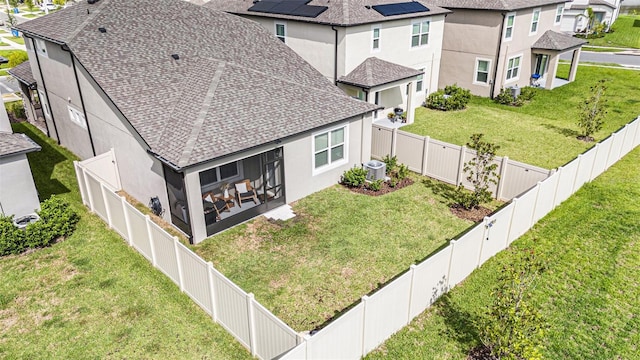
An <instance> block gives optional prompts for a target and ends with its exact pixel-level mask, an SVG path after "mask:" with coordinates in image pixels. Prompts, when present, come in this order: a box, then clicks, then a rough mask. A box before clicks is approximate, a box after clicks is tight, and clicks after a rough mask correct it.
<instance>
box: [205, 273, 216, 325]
mask: <svg viewBox="0 0 640 360" xmlns="http://www.w3.org/2000/svg"><path fill="white" fill-rule="evenodd" d="M207 265H209V266H207V280H209V290H210V291H209V296H210V297H211V318H212V319H213V321H215V322H218V310H217V309H216V306H217V303H216V292H215V281H214V279H213V277H214V274H213V263H212V262H211V261H209V262H208V263H207Z"/></svg>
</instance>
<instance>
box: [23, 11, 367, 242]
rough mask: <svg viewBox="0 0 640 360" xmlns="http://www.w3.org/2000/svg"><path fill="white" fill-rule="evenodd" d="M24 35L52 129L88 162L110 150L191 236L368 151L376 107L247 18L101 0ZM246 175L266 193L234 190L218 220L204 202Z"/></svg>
mask: <svg viewBox="0 0 640 360" xmlns="http://www.w3.org/2000/svg"><path fill="white" fill-rule="evenodd" d="M18 29H19V30H20V31H21V32H22V33H23V35H24V37H25V45H26V47H27V52H28V54H29V58H30V64H31V70H32V75H33V77H34V78H35V81H36V83H37V92H38V94H39V98H40V102H41V103H42V109H43V110H44V117H45V120H46V123H47V128H48V129H49V133H50V136H51V137H52V138H54V139H57V140H58V141H59V142H60V144H62V145H63V146H65V147H67V148H69V149H70V150H71V151H73V152H74V153H75V154H77V155H78V156H80V157H81V158H83V159H86V158H90V157H93V156H95V155H97V154H101V153H104V152H107V151H109V150H110V149H112V148H113V149H114V152H115V156H116V163H117V166H118V171H119V173H120V178H121V179H120V180H121V183H122V188H123V189H124V190H125V191H126V192H128V193H129V194H130V195H132V196H133V197H134V198H136V199H138V200H139V201H141V202H143V203H147V202H149V200H150V199H151V198H155V197H157V198H158V199H159V202H160V204H161V205H162V208H163V209H164V210H165V211H164V218H165V219H166V220H168V221H170V222H171V223H172V224H173V225H174V226H176V227H177V228H179V229H181V230H182V231H183V232H184V233H185V234H187V235H189V236H190V238H191V241H192V242H199V241H201V240H203V239H204V238H206V237H207V236H210V235H212V234H214V233H216V232H218V231H221V230H223V229H226V228H228V227H230V226H232V225H235V224H238V223H240V222H243V221H246V220H247V219H250V218H252V217H254V216H257V215H259V214H262V213H264V212H266V211H268V210H270V209H273V208H275V207H277V206H280V205H282V204H285V203H288V202H292V201H295V200H297V199H300V198H302V197H304V196H306V195H308V194H310V193H313V192H315V191H318V190H320V189H323V188H325V187H327V186H331V185H333V184H335V183H336V182H337V181H338V180H339V178H340V175H341V174H342V173H343V172H344V171H345V170H347V169H349V168H351V167H353V166H355V165H359V164H361V163H362V162H363V161H367V160H369V159H370V149H371V144H370V142H371V140H370V139H371V122H372V116H371V115H372V112H373V110H375V108H376V107H375V106H372V105H370V104H367V103H365V102H362V101H359V100H356V99H352V98H350V97H349V96H347V95H345V94H344V93H343V92H342V91H340V89H338V88H336V87H335V86H334V85H333V84H332V83H331V82H330V81H327V79H326V78H325V77H324V76H322V75H321V74H320V73H319V72H317V71H316V70H315V69H314V68H313V67H312V66H310V65H309V64H307V63H306V62H305V61H304V60H303V59H302V58H301V57H299V56H298V55H297V54H296V53H295V52H293V51H292V50H290V49H289V48H288V47H287V46H286V45H284V44H283V43H282V42H280V41H278V40H277V39H275V38H274V37H273V36H272V35H270V34H269V33H267V32H266V31H264V29H262V27H260V26H259V25H258V24H256V23H254V22H252V21H249V20H247V19H243V18H241V17H238V16H234V15H230V14H226V13H223V12H219V11H214V10H211V9H207V8H205V7H202V6H198V5H194V4H190V3H188V2H185V1H181V0H136V1H130V0H101V1H98V2H95V3H93V4H89V3H87V2H81V3H78V4H76V5H74V6H72V7H69V8H67V9H63V10H60V11H57V12H55V13H53V14H50V15H47V16H43V17H41V18H37V19H34V20H32V21H29V22H25V23H23V24H20V25H18ZM27 82H29V81H27ZM243 179H248V180H249V181H250V184H251V185H252V186H253V187H254V188H255V189H256V190H257V191H256V193H257V195H258V196H257V197H256V201H255V202H254V201H253V199H250V200H249V201H247V202H244V203H242V204H238V202H237V199H236V201H233V200H232V199H231V198H228V199H227V200H228V205H229V206H230V211H224V212H223V213H222V214H221V216H220V217H219V218H218V217H217V216H216V215H215V214H214V213H213V211H212V210H213V209H212V208H211V203H208V202H205V201H204V200H203V198H205V197H206V195H207V194H209V193H213V195H216V194H219V195H222V190H221V186H222V185H223V184H225V183H235V182H238V181H242V180H243ZM230 195H231V196H233V190H232V192H231V194H230ZM240 205H241V206H240ZM231 206H232V207H231Z"/></svg>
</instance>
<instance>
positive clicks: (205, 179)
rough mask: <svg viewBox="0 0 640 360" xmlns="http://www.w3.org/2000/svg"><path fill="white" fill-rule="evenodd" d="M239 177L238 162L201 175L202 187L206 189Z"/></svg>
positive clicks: (206, 171)
mask: <svg viewBox="0 0 640 360" xmlns="http://www.w3.org/2000/svg"><path fill="white" fill-rule="evenodd" d="M236 176H238V162H232V163H228V164H224V165H222V166H218V167H215V168H213V169H209V170H205V171H202V172H201V173H200V186H201V187H202V188H205V187H207V186H209V185H213V184H215V183H217V182H220V181H224V180H228V179H231V178H233V177H236Z"/></svg>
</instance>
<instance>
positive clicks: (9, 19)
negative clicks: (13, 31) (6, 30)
mask: <svg viewBox="0 0 640 360" xmlns="http://www.w3.org/2000/svg"><path fill="white" fill-rule="evenodd" d="M6 13H7V25H9V27H10V28H12V27H15V26H16V25H18V21H17V20H16V18H15V17H14V16H13V13H12V12H11V10H10V9H7V10H6Z"/></svg>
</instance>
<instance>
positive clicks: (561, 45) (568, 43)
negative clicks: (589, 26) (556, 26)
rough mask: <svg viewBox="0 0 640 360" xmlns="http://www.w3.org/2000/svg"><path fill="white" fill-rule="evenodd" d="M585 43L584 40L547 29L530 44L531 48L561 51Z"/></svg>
mask: <svg viewBox="0 0 640 360" xmlns="http://www.w3.org/2000/svg"><path fill="white" fill-rule="evenodd" d="M586 43H587V41H586V40H583V39H578V38H575V37H573V36H571V35H567V34H563V33H559V32H555V31H553V30H547V31H545V33H544V34H542V36H540V38H539V39H538V40H537V41H536V42H535V43H533V45H531V48H532V49H542V50H557V51H562V50H568V49H571V48H576V47H579V46H581V45H583V44H586Z"/></svg>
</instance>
